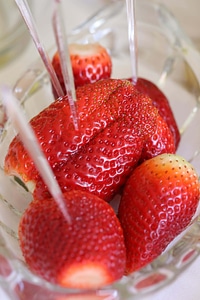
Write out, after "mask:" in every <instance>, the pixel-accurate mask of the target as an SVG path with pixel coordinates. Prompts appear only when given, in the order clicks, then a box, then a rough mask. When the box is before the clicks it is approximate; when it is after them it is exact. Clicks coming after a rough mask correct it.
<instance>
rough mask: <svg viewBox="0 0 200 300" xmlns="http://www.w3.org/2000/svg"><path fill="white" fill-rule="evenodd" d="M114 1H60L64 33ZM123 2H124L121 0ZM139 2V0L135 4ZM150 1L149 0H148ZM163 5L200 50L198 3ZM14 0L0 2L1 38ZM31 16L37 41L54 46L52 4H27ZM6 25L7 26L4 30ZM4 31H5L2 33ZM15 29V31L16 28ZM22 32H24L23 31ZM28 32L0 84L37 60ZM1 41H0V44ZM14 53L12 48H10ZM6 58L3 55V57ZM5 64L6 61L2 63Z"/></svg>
mask: <svg viewBox="0 0 200 300" xmlns="http://www.w3.org/2000/svg"><path fill="white" fill-rule="evenodd" d="M112 1H115V0H73V1H66V0H65V1H63V5H64V8H65V12H64V14H65V22H66V25H67V30H68V31H70V30H71V29H73V28H74V27H75V26H77V25H78V24H80V23H81V22H83V21H84V20H85V19H86V18H88V17H89V16H91V15H92V14H94V13H95V12H96V11H97V10H98V9H99V8H101V7H103V6H104V5H106V4H107V3H109V2H112ZM122 1H123V0H122ZM124 1H125V0H124ZM136 1H139V0H136ZM149 1H151V0H149ZM157 1H158V2H161V3H163V4H164V5H166V6H167V7H168V8H169V9H170V10H171V12H172V13H173V14H174V16H175V17H176V18H177V20H178V22H179V23H180V25H181V27H182V28H183V30H184V31H185V33H186V34H187V35H188V36H189V37H190V38H191V39H192V41H193V42H194V44H195V45H196V47H197V48H198V49H199V50H200V32H199V27H200V18H199V11H200V1H199V0H191V1H187V0H177V1H174V0H157ZM14 2H15V1H14V0H6V1H5V0H0V6H1V9H0V34H2V31H4V30H6V27H7V24H8V22H10V21H9V19H11V20H12V21H13V11H14V10H15V7H14V6H15V3H14ZM29 2H30V4H31V6H32V12H33V15H34V17H35V20H36V24H37V26H38V29H39V32H40V37H41V38H42V41H43V43H44V46H45V48H46V49H48V48H49V47H51V46H52V44H53V43H54V40H53V32H52V27H51V14H52V5H51V4H52V3H53V1H52V2H51V1H49V0H40V1H34V0H29ZM5 24H6V26H5ZM4 28H5V29H4ZM15 29H16V28H15ZM25 31H27V30H26V29H25ZM26 34H27V32H25V33H24V35H23V37H24V40H19V39H18V40H17V39H16V42H15V43H18V46H20V47H21V48H20V51H18V53H17V55H16V57H15V59H14V60H10V59H8V60H6V61H5V63H4V64H0V82H1V83H6V84H11V85H12V84H14V82H15V81H16V79H17V78H18V77H19V76H20V75H21V74H23V72H24V71H25V70H26V69H27V67H28V66H29V65H30V64H31V63H33V62H34V61H35V60H36V59H37V58H38V53H37V51H36V49H35V45H34V44H33V43H32V41H30V40H29V42H28V43H27V37H26ZM0 41H1V40H0ZM1 44H2V43H0V45H1ZM12 47H13V45H12V46H11V48H12ZM12 49H14V48H12ZM4 55H5V53H4ZM4 60H5V59H4Z"/></svg>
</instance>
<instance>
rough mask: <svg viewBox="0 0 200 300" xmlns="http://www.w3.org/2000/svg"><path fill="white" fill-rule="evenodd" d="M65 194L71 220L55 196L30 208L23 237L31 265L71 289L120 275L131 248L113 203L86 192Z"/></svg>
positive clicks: (96, 284)
mask: <svg viewBox="0 0 200 300" xmlns="http://www.w3.org/2000/svg"><path fill="white" fill-rule="evenodd" d="M64 198H65V201H66V202H65V203H66V206H67V209H68V211H69V215H70V218H71V223H68V222H67V221H66V220H65V218H64V216H63V214H62V212H61V211H60V209H59V208H58V206H57V204H56V203H55V201H53V199H46V200H42V201H38V200H37V199H34V200H33V201H32V202H31V203H30V205H29V206H28V208H27V209H26V211H25V212H24V214H23V216H22V218H21V220H20V224H19V241H20V247H21V250H22V253H23V256H24V258H25V261H26V263H27V265H28V266H29V268H30V269H31V270H32V271H33V272H35V273H36V274H38V275H39V276H41V277H43V278H44V279H46V280H48V281H49V282H51V283H56V284H59V285H61V286H65V287H68V288H81V289H90V288H99V287H101V286H103V285H107V284H110V283H112V282H114V281H116V280H118V279H120V278H121V277H122V275H123V273H124V268H125V261H126V255H125V252H126V251H125V245H124V238H123V232H122V229H121V226H120V223H119V221H118V218H117V217H116V214H115V212H114V210H113V209H112V207H111V206H110V205H109V204H107V203H106V202H105V201H103V200H101V199H100V198H98V197H96V196H94V195H92V194H89V193H85V192H81V191H71V192H68V193H65V194H64Z"/></svg>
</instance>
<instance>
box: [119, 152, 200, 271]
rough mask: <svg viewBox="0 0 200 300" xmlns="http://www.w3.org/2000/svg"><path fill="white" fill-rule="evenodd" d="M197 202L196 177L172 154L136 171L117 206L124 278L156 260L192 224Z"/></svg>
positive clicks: (148, 163) (197, 186)
mask: <svg viewBox="0 0 200 300" xmlns="http://www.w3.org/2000/svg"><path fill="white" fill-rule="evenodd" d="M198 202H199V182H198V175H197V173H196V171H195V170H194V168H193V167H192V165H191V164H190V163H188V162H187V161H186V160H185V159H184V158H182V157H181V156H178V155H175V154H161V155H158V156H156V157H154V158H151V159H149V160H146V161H145V162H143V163H142V164H141V165H140V166H138V167H137V168H135V170H134V171H133V172H132V174H131V176H130V178H129V179H128V181H127V183H126V185H125V188H124V190H123V195H122V199H121V202H120V205H119V211H118V215H119V220H120V222H121V225H122V228H123V231H124V236H125V245H126V250H127V263H126V274H129V273H131V272H133V271H135V270H137V269H140V268H141V267H143V266H145V265H146V264H148V263H150V262H151V261H152V260H153V259H155V258H156V257H157V256H159V255H160V254H161V253H162V252H163V251H164V250H165V248H166V247H167V245H168V244H169V243H170V242H171V241H172V240H173V239H174V238H175V237H176V236H177V235H178V234H180V233H181V232H182V231H183V230H184V229H185V228H186V227H187V226H188V225H189V224H190V222H191V220H192V217H193V215H194V213H195V211H196V208H197V205H198Z"/></svg>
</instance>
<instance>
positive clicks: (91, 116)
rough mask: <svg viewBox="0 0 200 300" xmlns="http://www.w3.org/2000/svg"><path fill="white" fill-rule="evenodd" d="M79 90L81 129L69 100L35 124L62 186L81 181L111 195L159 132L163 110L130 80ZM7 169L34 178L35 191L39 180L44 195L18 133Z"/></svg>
mask: <svg viewBox="0 0 200 300" xmlns="http://www.w3.org/2000/svg"><path fill="white" fill-rule="evenodd" d="M107 89H108V91H109V92H108V91H107ZM100 93H101V94H100ZM77 95H78V96H79V100H78V101H77V110H78V115H79V119H80V120H79V121H80V122H79V128H80V129H79V131H78V132H77V131H75V129H74V128H73V124H72V120H71V119H70V118H71V115H70V109H69V106H68V104H67V101H65V100H58V101H56V102H55V103H53V104H52V105H51V106H50V107H49V108H47V109H46V110H44V111H43V112H41V113H40V114H39V115H38V116H36V117H35V118H34V119H33V120H32V121H31V125H32V127H33V129H34V130H35V132H36V135H37V137H38V140H39V142H40V144H41V146H42V149H43V151H44V153H45V155H46V157H47V159H48V161H49V163H50V165H51V167H52V169H53V171H54V174H55V176H56V177H57V179H58V181H59V183H60V186H61V188H62V190H63V192H64V191H66V190H69V189H70V188H81V187H82V188H83V189H84V190H89V191H90V192H91V191H92V192H94V193H95V194H97V195H99V196H101V197H102V198H104V199H105V200H107V201H109V200H110V198H111V197H112V195H113V193H114V192H115V191H116V190H117V189H118V188H119V187H120V185H121V184H123V182H124V180H125V178H126V177H127V175H129V172H130V171H131V169H132V168H133V166H134V165H135V163H136V162H137V161H138V159H139V157H140V154H141V150H142V145H143V144H144V142H145V140H146V139H147V138H148V137H149V136H150V135H152V133H153V132H154V130H155V126H156V118H157V114H158V112H157V109H156V108H155V107H154V106H153V105H152V103H151V100H150V99H149V98H148V97H146V96H143V95H142V94H141V93H139V92H138V91H137V89H136V88H135V87H134V86H133V85H132V84H131V83H129V82H128V81H121V80H112V79H109V80H104V81H98V82H97V83H95V84H90V85H86V86H83V87H80V88H78V89H77ZM5 170H6V172H7V173H10V174H15V175H16V174H19V176H20V177H21V178H22V179H23V180H24V181H25V182H31V183H33V187H32V189H31V191H33V190H34V187H35V184H36V183H38V184H37V192H38V191H39V193H37V198H39V197H41V195H42V198H44V197H45V196H44V193H46V190H45V187H43V182H40V180H41V179H40V176H39V174H38V172H37V170H36V169H35V167H34V164H33V162H32V160H31V158H30V157H29V156H28V155H27V154H26V151H25V149H24V147H23V144H22V143H21V142H20V140H19V137H16V138H15V139H14V141H13V142H12V143H11V145H10V148H9V151H8V154H7V156H6V160H5ZM41 185H42V187H41ZM43 192H44V193H43ZM42 193H43V194H42ZM47 195H48V193H47Z"/></svg>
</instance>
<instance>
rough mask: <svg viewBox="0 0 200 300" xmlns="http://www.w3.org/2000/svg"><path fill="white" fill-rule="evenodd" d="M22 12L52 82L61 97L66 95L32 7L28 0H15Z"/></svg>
mask: <svg viewBox="0 0 200 300" xmlns="http://www.w3.org/2000/svg"><path fill="white" fill-rule="evenodd" d="M15 2H16V4H17V6H18V8H19V10H20V12H21V15H22V17H23V19H24V21H25V24H26V25H27V27H28V29H29V32H30V35H31V37H32V40H33V42H34V43H35V46H36V48H37V50H38V52H39V54H40V56H41V59H42V61H43V63H44V65H45V67H46V69H47V72H48V74H49V76H50V79H51V82H52V84H53V86H54V88H55V90H56V92H57V95H58V96H59V97H61V96H64V92H63V90H62V87H61V85H60V82H59V80H58V78H57V75H56V73H55V71H54V68H53V66H52V63H51V61H50V59H49V56H48V54H47V52H46V50H45V48H44V46H43V44H42V42H41V40H40V38H39V34H38V31H37V28H36V24H35V21H34V18H33V15H32V13H31V11H30V8H29V5H28V3H27V1H26V0H15Z"/></svg>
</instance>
